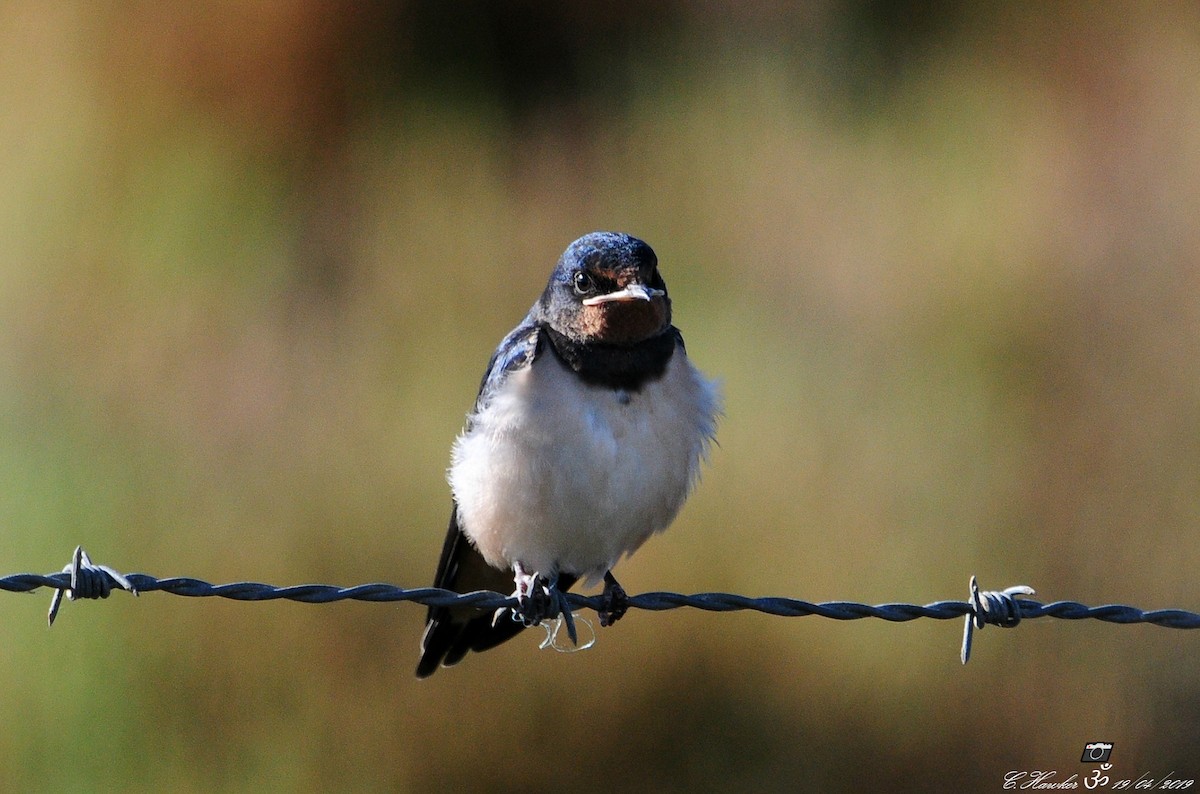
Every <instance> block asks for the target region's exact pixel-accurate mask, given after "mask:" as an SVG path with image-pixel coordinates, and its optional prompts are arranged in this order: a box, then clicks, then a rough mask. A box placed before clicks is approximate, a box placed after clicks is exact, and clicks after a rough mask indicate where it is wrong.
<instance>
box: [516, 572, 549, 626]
mask: <svg viewBox="0 0 1200 794" xmlns="http://www.w3.org/2000/svg"><path fill="white" fill-rule="evenodd" d="M513 567H514V570H515V572H516V575H515V576H514V577H513V580H514V582H515V583H516V586H517V589H516V592H514V593H513V597H515V598H516V599H517V608H516V609H514V610H513V617H514V618H516V619H517V620H520V621H521V623H523V624H525V625H526V626H536V625H538V624H539V623H541V622H542V621H543V620H546V619H547V618H552V617H555V616H557V615H558V612H559V599H558V587H557V578H558V577H555V579H554V580H548V579H546V577H544V576H542V575H541V574H540V573H532V574H529V573H525V569H524V568H522V567H521V565H520V564H519V563H518V564H517V565H515V566H513Z"/></svg>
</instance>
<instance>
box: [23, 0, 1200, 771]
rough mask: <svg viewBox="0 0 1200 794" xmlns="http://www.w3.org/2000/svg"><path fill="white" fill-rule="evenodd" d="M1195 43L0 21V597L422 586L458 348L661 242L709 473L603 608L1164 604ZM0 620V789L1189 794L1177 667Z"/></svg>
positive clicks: (1197, 714)
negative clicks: (200, 583)
mask: <svg viewBox="0 0 1200 794" xmlns="http://www.w3.org/2000/svg"><path fill="white" fill-rule="evenodd" d="M1198 219H1200V6H1197V5H1195V4H1191V3H1176V4H1167V3H1162V4H1092V3H1083V4H1073V3H1066V4H1008V3H1005V4H961V5H960V4H957V3H949V2H940V3H933V4H924V3H899V4H882V5H877V4H871V3H863V2H839V1H837V0H830V1H829V2H818V3H813V4H804V5H802V6H798V7H793V6H791V5H789V4H777V3H770V2H751V3H735V2H710V3H701V4H689V3H683V2H654V3H646V4H639V5H636V6H635V7H631V8H629V7H624V4H613V3H595V4H551V3H545V4H542V3H536V2H519V3H496V2H485V1H484V0H476V1H475V2H468V3H440V2H435V1H434V0H414V1H413V2H396V3H391V4H360V3H353V2H344V3H343V2H317V1H316V0H273V1H272V2H268V3H253V4H246V3H234V2H216V3H205V4H192V3H174V2H170V3H160V2H115V3H109V2H99V3H86V2H78V3H72V2H63V3H42V2H33V1H32V0H11V1H10V2H5V3H4V4H3V5H2V6H0V475H2V479H0V482H3V487H0V524H2V526H3V529H2V532H0V560H2V564H0V571H2V572H4V573H16V572H21V571H36V572H45V571H49V570H56V569H58V568H59V567H61V566H62V565H63V564H65V563H66V562H67V561H68V559H69V556H70V553H71V550H72V549H73V548H74V547H75V545H76V544H83V545H84V547H85V548H87V549H88V550H89V551H90V552H91V553H92V556H93V557H94V558H95V559H96V560H97V561H98V562H102V563H106V564H109V565H112V566H114V567H116V568H118V569H120V570H125V571H143V572H147V573H152V574H155V575H157V576H164V577H165V576H177V575H182V576H196V577H200V578H204V579H208V580H210V581H216V582H225V581H235V580H241V579H253V580H258V581H267V582H273V583H279V584H298V583H304V582H314V581H315V582H329V583H336V584H345V585H349V584H357V583H363V582H371V581H389V582H393V583H396V584H400V585H405V586H418V585H425V584H427V583H428V582H429V581H430V579H431V576H432V574H433V568H434V566H435V564H436V560H437V555H438V551H439V549H440V545H441V541H442V536H443V532H444V527H445V521H446V517H447V514H448V510H449V493H448V488H447V486H446V483H445V479H444V475H445V468H446V465H447V463H448V454H449V448H450V444H451V442H452V440H453V438H454V436H455V434H456V433H457V432H458V431H459V429H460V428H461V426H462V421H463V415H464V413H465V412H466V410H467V409H468V408H469V407H470V405H471V402H472V400H473V398H474V394H475V389H476V387H477V385H478V380H479V377H480V375H481V373H482V370H483V366H484V363H485V362H486V360H487V357H488V355H489V354H490V352H491V350H492V349H493V347H494V346H495V344H496V343H497V342H498V341H499V340H500V338H501V337H502V336H503V335H504V334H505V333H506V332H507V331H508V330H509V329H510V328H511V327H512V326H513V325H514V324H516V322H517V321H518V320H519V319H520V318H521V317H522V316H523V315H524V313H525V311H526V310H527V309H528V307H529V305H530V304H531V303H532V302H533V300H534V299H535V298H536V296H537V295H538V293H539V292H540V290H541V288H542V286H543V284H544V282H545V278H546V276H547V274H548V273H549V270H550V268H551V266H552V265H553V263H554V261H555V259H556V258H557V256H558V254H559V253H560V252H561V250H562V249H563V248H564V247H565V246H566V245H567V243H569V242H570V241H571V240H572V239H574V238H575V237H577V236H579V235H581V234H583V233H585V232H588V231H592V230H595V229H617V230H624V231H628V232H631V233H634V234H637V235H638V236H641V237H643V238H644V239H646V240H647V241H648V242H649V243H650V244H651V245H652V246H653V247H654V248H655V249H656V251H657V252H658V255H659V258H660V261H661V263H662V268H663V272H664V274H665V276H666V279H667V281H668V283H669V285H670V287H671V294H672V296H673V298H674V300H675V317H676V324H677V325H678V326H679V327H680V328H681V329H682V330H683V332H684V335H685V337H686V339H687V342H688V350H689V353H690V354H691V356H692V358H693V359H694V360H695V361H696V362H697V363H698V364H699V366H700V367H701V368H702V369H704V370H705V371H706V372H708V373H710V374H711V375H714V376H716V377H719V378H720V379H721V380H722V381H723V384H724V390H725V394H726V417H725V419H724V421H723V423H722V425H721V427H720V432H719V441H720V446H719V447H718V448H715V449H714V452H713V455H712V461H711V465H710V466H709V467H708V468H707V469H706V471H705V474H704V481H703V483H702V484H701V486H700V488H699V490H698V491H697V492H696V494H695V495H694V496H693V498H692V499H691V501H690V502H689V504H688V505H687V507H686V508H685V509H684V511H683V513H682V515H681V516H680V518H679V519H678V520H677V522H676V524H675V526H674V528H673V529H672V530H671V531H670V532H668V533H667V534H665V535H664V536H662V537H659V538H655V539H654V540H653V541H651V542H650V543H649V544H648V545H647V546H646V547H645V548H644V549H643V550H642V551H641V552H640V553H639V554H638V556H637V557H636V558H635V559H632V560H630V561H627V562H626V563H624V564H622V565H621V566H620V568H619V569H618V575H619V577H620V579H621V580H622V582H623V583H624V584H625V585H626V587H628V588H629V589H630V591H631V592H642V591H646V590H659V589H662V590H677V591H683V592H696V591H704V590H728V591H733V592H740V593H745V594H747V595H789V596H794V597H799V598H805V599H808V600H814V601H821V600H857V601H866V602H871V603H879V602H885V601H915V602H918V603H926V602H929V601H934V600H939V599H958V598H962V597H964V596H965V595H966V590H967V580H968V577H969V576H970V574H972V573H975V574H978V575H979V576H980V579H981V582H982V583H983V585H984V586H985V587H991V588H1002V587H1005V586H1007V585H1010V584H1017V583H1028V584H1031V585H1033V586H1035V587H1036V588H1037V589H1038V597H1039V598H1041V599H1044V600H1058V599H1071V600H1079V601H1083V602H1085V603H1089V604H1099V603H1107V602H1123V603H1131V604H1135V605H1137V606H1140V607H1143V608H1164V607H1178V608H1184V609H1191V610H1196V609H1198V608H1200V588H1198V587H1197V584H1196V582H1197V580H1196V570H1197V565H1198V564H1200V547H1198V544H1197V527H1198V526H1200V424H1198V421H1197V417H1198V415H1200V356H1198V355H1197V353H1198V351H1200V256H1198V255H1200V223H1198ZM48 600H49V594H48V593H47V592H46V591H39V593H38V594H37V595H36V596H17V595H4V596H2V597H0V607H2V608H3V609H2V611H0V615H2V616H3V625H4V627H5V632H4V633H5V639H4V642H3V643H0V703H2V709H3V711H2V713H3V715H4V723H5V727H4V729H3V731H2V732H0V781H2V782H0V788H3V789H4V790H13V791H16V790H64V789H67V788H68V787H73V788H83V789H85V790H86V789H90V788H93V787H95V786H96V785H98V784H100V783H103V784H104V785H105V786H106V787H111V786H120V787H122V788H123V789H125V790H132V791H139V790H165V789H170V790H173V791H209V790H214V789H217V790H231V791H237V790H278V791H317V790H362V791H383V790H395V791H450V790H454V791H523V792H529V791H541V790H549V789H551V788H559V787H562V786H570V787H572V788H574V789H576V790H621V791H634V792H638V791H646V792H662V791H666V792H669V791H695V790H734V791H801V790H821V791H840V790H845V791H863V790H876V791H886V790H898V791H903V790H924V791H965V790H1000V786H1001V783H1002V777H1003V775H1004V773H1005V772H1006V771H1008V770H1011V769H1025V770H1033V769H1057V770H1061V772H1060V778H1059V779H1062V778H1065V777H1066V776H1068V775H1070V774H1072V773H1076V772H1081V771H1083V772H1086V771H1087V769H1086V768H1082V767H1080V766H1079V764H1078V762H1077V759H1078V757H1079V754H1080V752H1081V751H1082V746H1083V745H1084V744H1085V743H1086V742H1090V741H1095V740H1107V741H1112V742H1114V743H1115V745H1116V747H1115V750H1114V754H1113V761H1114V762H1115V764H1116V766H1115V768H1114V770H1113V772H1112V774H1113V775H1118V776H1122V775H1123V776H1127V777H1136V776H1137V775H1139V774H1141V773H1143V772H1149V773H1151V775H1165V774H1167V773H1168V772H1169V771H1174V772H1176V773H1177V774H1178V776H1181V777H1193V778H1194V777H1197V776H1200V762H1198V761H1197V760H1196V759H1197V755H1196V750H1197V739H1196V737H1197V736H1198V735H1200V676H1198V675H1197V673H1198V672H1200V662H1198V661H1197V660H1198V659H1200V654H1198V652H1197V651H1198V648H1200V646H1198V645H1197V643H1198V642H1200V635H1197V634H1195V633H1189V632H1182V631H1169V630H1164V629H1160V628H1155V627H1148V626H1113V625H1108V624H1101V623H1098V622H1095V621H1084V622H1078V623H1073V622H1065V621H1051V620H1049V619H1046V620H1040V621H1035V622H1029V623H1026V624H1023V625H1022V626H1020V627H1019V628H1018V629H1016V630H1015V631H1011V632H1002V631H1000V630H998V629H994V628H992V629H988V630H986V631H985V632H984V633H983V634H982V635H980V636H979V637H978V638H977V646H976V651H975V658H974V660H973V661H972V663H971V665H970V666H969V667H967V668H963V667H961V666H960V665H959V662H958V658H957V655H958V642H959V638H960V624H959V622H958V621H953V622H939V621H929V620H925V621H917V622H913V623H907V624H889V623H885V622H882V621H858V622H853V623H837V622H834V621H827V620H822V619H819V618H806V619H803V620H786V619H782V618H772V617H766V616H761V615H754V614H728V615H713V614H705V613H698V612H693V611H686V610H679V611H674V612H669V613H661V614H654V613H644V612H634V613H632V614H631V615H630V616H629V617H627V618H626V619H625V621H623V622H622V623H621V624H620V625H619V627H618V628H615V629H613V630H606V631H603V632H602V633H601V636H600V639H599V642H598V644H597V645H596V647H594V648H593V649H591V650H589V651H587V652H585V653H579V654H575V655H558V654H554V653H552V652H550V651H542V652H539V651H537V650H536V647H537V641H538V638H537V637H535V636H534V635H533V633H532V632H530V633H528V634H527V635H526V636H523V637H521V638H519V639H517V640H515V641H513V642H512V643H510V644H509V645H506V646H504V647H503V648H501V649H498V650H496V651H493V652H490V653H488V654H487V655H486V656H480V657H474V658H469V659H468V660H467V661H466V662H464V663H463V664H462V665H460V666H459V667H457V668H455V669H453V670H448V671H442V672H440V673H438V674H437V675H436V676H435V677H434V678H432V679H430V680H428V681H424V682H418V681H416V680H415V679H414V678H413V667H414V665H415V662H416V658H417V644H418V638H419V635H420V631H421V626H422V621H423V615H424V611H423V609H421V608H418V607H415V606H412V605H366V604H338V605H330V606H320V607H317V606H310V605H299V604H289V603H270V604H257V605H256V604H236V603H230V602H222V601H219V600H216V599H213V600H203V601H192V600H185V599H180V598H175V597H171V596H166V595H162V594H149V595H146V596H144V597H142V598H139V599H136V600H135V599H133V598H130V597H128V596H126V595H124V594H117V595H115V596H114V597H113V598H112V599H110V600H109V601H108V602H105V603H102V604H97V603H91V602H85V603H76V604H70V605H67V606H65V607H64V611H63V613H62V614H61V615H60V617H59V622H58V623H57V624H56V626H55V628H54V629H53V631H47V629H46V627H45V624H44V613H45V608H46V605H47V602H48Z"/></svg>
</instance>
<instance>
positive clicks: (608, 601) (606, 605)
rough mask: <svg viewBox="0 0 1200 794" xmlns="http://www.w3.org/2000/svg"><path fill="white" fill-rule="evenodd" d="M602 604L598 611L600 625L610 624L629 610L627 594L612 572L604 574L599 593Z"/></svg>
mask: <svg viewBox="0 0 1200 794" xmlns="http://www.w3.org/2000/svg"><path fill="white" fill-rule="evenodd" d="M600 598H601V599H603V605H602V606H601V607H600V609H599V611H598V615H599V617H600V625H601V626H611V625H612V624H614V623H616V622H617V621H618V620H620V619H621V618H622V617H624V616H625V613H626V612H627V611H628V610H629V595H628V594H627V593H626V592H625V588H624V587H621V585H620V583H618V582H617V580H616V578H615V577H614V576H613V575H612V572H611V571H610V572H608V573H606V574H604V592H603V593H601V594H600Z"/></svg>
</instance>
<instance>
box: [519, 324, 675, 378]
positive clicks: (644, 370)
mask: <svg viewBox="0 0 1200 794" xmlns="http://www.w3.org/2000/svg"><path fill="white" fill-rule="evenodd" d="M543 328H544V330H545V331H546V334H545V336H543V337H542V338H543V339H545V338H547V337H548V338H549V339H550V343H551V344H550V347H551V349H552V350H553V351H554V353H555V355H557V356H558V358H559V359H560V360H561V361H562V362H563V363H564V364H566V365H567V366H568V367H570V368H571V369H573V370H574V371H575V372H577V373H579V376H580V377H581V378H583V380H584V382H586V383H590V384H592V385H593V386H602V387H605V388H609V389H624V390H625V391H638V390H639V389H641V388H642V386H643V385H644V384H645V383H647V382H649V381H653V380H657V379H658V378H660V377H662V374H663V373H664V372H666V370H667V362H669V361H670V360H671V356H672V354H674V352H675V347H676V345H678V344H679V342H680V338H679V331H678V330H677V329H676V328H675V326H670V327H668V328H667V330H665V331H663V332H662V333H661V334H658V335H657V336H652V337H650V338H649V339H647V340H645V341H643V342H638V343H637V344H634V345H606V344H601V343H599V342H592V343H590V344H589V343H583V342H575V341H573V340H571V339H568V338H567V337H565V336H563V335H562V334H560V333H558V332H557V331H555V330H554V329H553V328H551V327H550V326H548V325H547V326H543ZM539 341H540V340H539Z"/></svg>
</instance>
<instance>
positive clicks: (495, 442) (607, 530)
mask: <svg viewBox="0 0 1200 794" xmlns="http://www.w3.org/2000/svg"><path fill="white" fill-rule="evenodd" d="M720 414H721V397H720V392H719V387H718V385H717V383H716V382H715V381H712V380H710V379H708V378H707V377H706V376H705V375H703V374H702V373H701V372H700V371H699V370H698V369H697V368H696V367H694V366H693V365H692V363H691V362H690V361H689V360H688V357H687V352H686V350H685V348H684V344H683V336H682V334H681V333H680V332H679V329H677V328H676V327H675V326H674V325H672V321H671V299H670V297H669V296H668V295H667V286H666V283H665V282H664V281H663V278H662V275H661V273H660V272H659V268H658V258H657V256H656V255H655V253H654V250H653V249H652V248H651V247H650V246H649V245H647V244H646V243H645V242H643V241H642V240H640V239H638V238H636V237H633V236H631V235H628V234H624V233H619V232H593V233H590V234H586V235H584V236H583V237H580V238H579V239H578V240H575V241H574V242H573V243H571V244H570V245H569V246H568V247H567V249H566V250H565V251H564V252H563V254H562V256H560V257H559V259H558V262H557V263H556V265H555V267H554V269H553V271H552V272H551V274H550V279H549V281H548V282H547V284H546V287H545V289H544V290H543V292H542V294H541V296H540V297H539V298H538V299H537V301H536V302H535V303H534V305H533V307H532V308H531V309H530V311H529V313H528V314H527V315H526V316H525V318H524V320H522V321H521V323H520V324H519V325H517V327H516V328H514V329H513V330H512V331H511V332H510V333H509V334H508V335H507V336H505V337H504V339H503V341H502V342H501V343H500V345H499V347H498V348H497V349H496V351H495V352H494V353H493V354H492V356H491V359H490V360H489V361H488V365H487V369H486V371H485V373H484V376H483V381H482V383H481V384H480V387H479V394H478V396H477V398H476V400H475V405H474V408H473V409H472V410H471V412H470V413H469V414H468V415H467V420H466V424H465V427H464V429H463V431H462V433H461V434H460V435H459V436H458V438H457V440H456V441H455V442H454V445H453V448H452V450H451V463H450V468H449V471H448V477H447V479H448V481H449V484H450V489H451V492H452V496H453V505H452V507H451V511H450V523H449V527H448V529H447V532H446V539H445V542H444V543H443V546H442V552H441V557H440V559H439V562H438V566H437V571H436V574H435V576H434V586H435V587H439V588H444V589H447V590H452V591H455V592H458V593H466V592H472V591H475V590H492V591H496V592H507V591H508V590H509V588H510V587H515V592H514V593H513V594H514V596H515V597H516V598H517V600H518V604H519V606H518V608H517V609H516V610H513V612H512V613H511V614H509V615H505V614H503V613H504V612H507V610H501V611H497V612H495V613H492V612H488V611H484V610H480V609H476V608H473V607H459V606H451V607H442V606H432V607H430V608H429V611H428V615H427V617H426V624H425V631H424V634H423V636H422V638H421V657H420V661H419V663H418V665H417V671H416V673H417V677H418V678H427V677H429V676H430V675H432V674H433V673H434V672H436V671H437V669H438V668H439V667H449V666H451V665H454V664H457V663H458V662H460V661H461V660H462V659H463V657H465V656H466V655H467V653H468V652H472V651H473V652H482V651H485V650H488V649H490V648H493V647H495V646H497V645H499V644H500V643H502V642H504V641H506V640H508V639H511V638H512V637H514V636H516V635H517V634H519V633H520V632H521V631H522V630H523V629H524V628H526V627H527V626H530V625H536V624H537V623H538V622H540V620H541V619H542V618H546V617H553V614H547V610H555V614H557V612H556V610H557V607H554V606H553V604H554V603H555V601H554V599H553V595H554V594H555V593H556V592H558V593H561V592H565V591H566V590H568V589H570V588H571V587H572V586H574V585H575V584H576V583H577V582H579V581H580V580H583V581H584V584H585V585H594V584H598V583H599V582H600V581H603V582H604V591H603V594H602V602H603V604H604V606H603V608H602V609H601V610H599V619H600V623H601V625H602V626H608V625H611V624H612V623H615V622H616V621H617V620H618V619H619V618H620V617H621V616H622V615H623V614H624V612H625V610H626V609H627V607H628V596H627V595H626V593H625V590H624V589H623V588H622V587H621V585H620V584H619V583H618V582H617V580H616V578H615V577H614V576H613V574H612V568H613V567H614V566H615V565H616V564H617V562H618V561H619V560H620V559H621V558H623V557H624V556H626V555H629V554H632V553H633V552H634V551H636V550H637V549H638V548H639V547H641V546H642V544H643V543H644V542H645V541H646V540H647V539H648V538H650V537H651V536H652V535H654V534H656V533H658V532H661V531H663V530H664V529H666V528H667V526H668V525H669V524H671V522H672V521H673V520H674V518H675V516H676V514H677V513H678V512H679V510H680V508H681V507H682V506H683V503H684V501H685V500H686V499H687V497H688V495H689V493H690V491H691V490H692V488H693V486H694V485H695V484H696V482H697V480H698V478H699V472H700V466H701V463H702V461H704V460H706V459H707V457H708V452H709V447H710V444H711V443H713V441H714V439H715V432H716V425H717V420H718V417H719V416H720ZM569 625H571V626H572V630H573V624H569Z"/></svg>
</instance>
